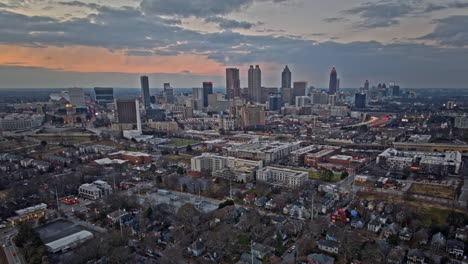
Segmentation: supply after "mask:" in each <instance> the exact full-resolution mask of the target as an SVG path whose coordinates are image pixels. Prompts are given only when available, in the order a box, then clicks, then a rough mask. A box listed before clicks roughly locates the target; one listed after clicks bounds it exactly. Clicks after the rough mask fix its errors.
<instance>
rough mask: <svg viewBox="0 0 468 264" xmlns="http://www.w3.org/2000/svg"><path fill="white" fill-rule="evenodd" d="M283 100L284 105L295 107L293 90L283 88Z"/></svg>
mask: <svg viewBox="0 0 468 264" xmlns="http://www.w3.org/2000/svg"><path fill="white" fill-rule="evenodd" d="M281 99H282V101H283V104H289V105H293V104H294V102H295V101H293V100H295V99H294V94H293V89H292V88H283V89H281Z"/></svg>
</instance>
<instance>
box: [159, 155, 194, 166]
mask: <svg viewBox="0 0 468 264" xmlns="http://www.w3.org/2000/svg"><path fill="white" fill-rule="evenodd" d="M163 157H164V158H166V159H171V160H175V161H177V162H184V163H187V164H190V157H187V156H181V155H165V156H163Z"/></svg>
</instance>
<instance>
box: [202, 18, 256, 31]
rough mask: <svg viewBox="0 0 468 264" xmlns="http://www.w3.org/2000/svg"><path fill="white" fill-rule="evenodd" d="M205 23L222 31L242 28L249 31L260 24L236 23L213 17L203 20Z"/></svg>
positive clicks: (235, 21)
mask: <svg viewBox="0 0 468 264" xmlns="http://www.w3.org/2000/svg"><path fill="white" fill-rule="evenodd" d="M205 22H207V23H215V24H218V26H219V27H220V28H222V29H235V28H242V29H250V28H252V27H254V26H257V25H258V24H261V23H257V24H254V23H250V22H247V21H237V20H232V19H226V18H223V17H219V16H215V17H208V18H206V19H205Z"/></svg>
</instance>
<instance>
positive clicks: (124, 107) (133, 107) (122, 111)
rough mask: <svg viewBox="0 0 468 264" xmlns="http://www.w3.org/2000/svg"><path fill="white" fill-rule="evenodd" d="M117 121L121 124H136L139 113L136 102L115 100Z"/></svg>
mask: <svg viewBox="0 0 468 264" xmlns="http://www.w3.org/2000/svg"><path fill="white" fill-rule="evenodd" d="M115 104H116V106H117V119H118V121H119V123H121V124H136V123H137V122H138V116H139V113H140V111H139V110H138V109H139V105H138V104H139V102H138V100H133V99H117V100H116V101H115Z"/></svg>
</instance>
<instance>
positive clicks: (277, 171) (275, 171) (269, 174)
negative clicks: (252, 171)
mask: <svg viewBox="0 0 468 264" xmlns="http://www.w3.org/2000/svg"><path fill="white" fill-rule="evenodd" d="M308 176H309V173H308V172H305V171H295V170H289V169H283V168H276V167H265V168H263V169H261V170H259V171H257V181H261V182H266V183H268V184H271V185H279V186H286V187H291V188H295V187H299V186H301V185H303V184H304V183H305V182H306V181H307V178H308Z"/></svg>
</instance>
